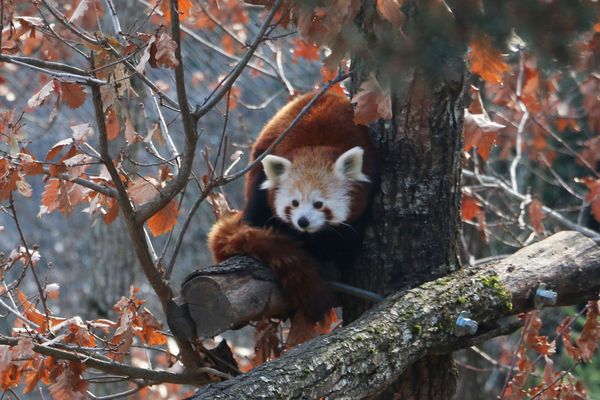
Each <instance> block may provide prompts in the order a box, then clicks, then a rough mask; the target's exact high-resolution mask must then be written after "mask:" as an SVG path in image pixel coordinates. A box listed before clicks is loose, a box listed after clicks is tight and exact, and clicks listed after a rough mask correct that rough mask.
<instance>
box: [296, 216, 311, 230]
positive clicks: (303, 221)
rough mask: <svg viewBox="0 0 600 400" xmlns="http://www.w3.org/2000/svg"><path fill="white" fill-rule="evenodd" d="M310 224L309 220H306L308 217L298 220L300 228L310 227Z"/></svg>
mask: <svg viewBox="0 0 600 400" xmlns="http://www.w3.org/2000/svg"><path fill="white" fill-rule="evenodd" d="M308 224H310V222H309V221H308V218H306V217H300V218H298V226H299V227H300V228H306V227H307V226H308Z"/></svg>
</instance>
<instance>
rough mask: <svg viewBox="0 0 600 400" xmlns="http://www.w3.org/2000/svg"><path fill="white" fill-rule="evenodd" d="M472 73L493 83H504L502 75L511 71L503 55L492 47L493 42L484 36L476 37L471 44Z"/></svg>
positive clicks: (470, 62)
mask: <svg viewBox="0 0 600 400" xmlns="http://www.w3.org/2000/svg"><path fill="white" fill-rule="evenodd" d="M469 49H470V50H469V64H470V65H471V72H473V73H474V74H477V75H479V76H481V78H482V79H483V80H486V81H488V82H492V83H502V74H504V73H505V72H507V71H508V70H509V67H508V65H507V64H506V63H505V62H504V61H503V60H502V53H501V52H500V51H499V50H496V49H495V48H494V47H493V46H492V40H491V39H490V38H489V37H488V36H487V35H483V34H478V35H476V36H475V37H474V38H473V40H471V43H469Z"/></svg>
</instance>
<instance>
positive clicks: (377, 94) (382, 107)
mask: <svg viewBox="0 0 600 400" xmlns="http://www.w3.org/2000/svg"><path fill="white" fill-rule="evenodd" d="M352 103H353V104H356V109H355V110H354V123H355V124H359V125H368V124H369V123H370V122H373V121H377V120H378V119H381V118H383V119H390V118H392V101H391V98H390V93H389V90H383V89H382V88H381V86H380V85H379V82H377V78H375V75H373V73H371V74H370V75H369V78H368V79H367V80H366V81H364V82H363V83H362V84H361V85H360V89H359V90H358V92H357V93H356V94H355V95H354V98H353V99H352Z"/></svg>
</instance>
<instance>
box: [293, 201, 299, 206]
mask: <svg viewBox="0 0 600 400" xmlns="http://www.w3.org/2000/svg"><path fill="white" fill-rule="evenodd" d="M299 205H300V203H298V200H292V207H298V206H299Z"/></svg>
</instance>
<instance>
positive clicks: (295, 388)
mask: <svg viewBox="0 0 600 400" xmlns="http://www.w3.org/2000/svg"><path fill="white" fill-rule="evenodd" d="M540 283H546V284H547V285H549V287H550V288H552V289H554V290H555V291H557V292H558V304H560V305H565V304H574V303H580V302H582V301H585V300H587V299H595V298H597V295H598V291H599V290H600V247H598V246H597V245H596V244H595V243H594V242H593V241H592V240H590V239H588V238H586V237H584V236H582V235H581V234H579V233H574V232H562V233H559V234H556V235H554V236H552V237H550V238H548V239H546V240H544V241H542V242H539V243H537V244H534V245H531V246H529V247H527V248H525V249H522V250H521V251H519V252H517V253H515V254H513V255H512V256H509V257H507V258H506V259H504V260H501V261H498V262H495V263H492V264H487V265H484V266H482V267H479V268H476V269H466V270H460V271H457V272H454V273H453V274H451V275H449V276H446V277H442V278H439V279H437V280H435V281H433V282H428V283H425V284H423V285H421V286H420V287H418V288H415V289H411V290H408V291H405V292H400V293H396V294H394V295H392V296H390V297H388V298H387V299H386V300H385V301H383V302H381V303H380V304H379V305H377V306H376V307H374V308H373V309H372V310H370V311H369V312H367V313H365V314H364V315H363V316H362V317H361V318H359V319H358V320H357V321H355V322H354V323H352V324H350V325H348V326H346V327H344V328H342V329H339V330H336V331H334V332H333V333H332V334H330V335H326V336H322V337H319V338H316V339H314V340H312V341H310V342H308V343H306V344H303V345H301V346H298V347H296V348H294V349H292V350H290V351H289V352H287V353H285V354H284V355H283V356H282V357H281V358H279V359H278V360H275V361H272V362H269V363H266V364H263V365H262V366H260V367H258V368H255V369H254V370H252V371H251V372H249V373H247V374H245V375H242V376H239V377H237V378H235V379H231V380H228V381H225V382H222V383H218V384H212V385H209V386H207V387H205V388H203V389H201V390H200V391H199V392H198V393H197V394H196V395H195V397H194V398H202V399H204V398H210V399H238V398H245V399H258V398H292V399H293V398H319V397H321V396H331V397H333V398H336V397H346V398H367V397H373V396H378V394H379V393H381V392H382V391H384V390H386V388H387V387H388V386H389V385H390V384H391V383H393V382H395V381H397V379H398V377H399V376H400V375H401V374H402V373H403V372H404V371H405V370H407V368H408V367H410V366H411V365H413V364H414V363H415V362H417V361H419V360H422V359H423V357H424V356H425V355H427V354H428V353H435V354H439V353H443V352H447V351H451V350H453V349H458V348H461V347H466V346H471V345H472V344H473V342H474V340H476V339H475V338H472V337H466V338H465V337H457V336H456V335H455V321H456V318H457V316H458V314H459V313H460V312H461V311H469V312H470V314H471V318H472V319H474V320H476V321H477V322H478V323H479V332H478V335H479V334H482V336H483V339H487V338H489V336H490V335H492V336H493V335H494V332H495V331H494V330H495V329H497V324H496V322H497V321H498V320H499V319H500V318H502V317H505V316H508V315H512V314H516V313H520V312H524V311H528V310H530V309H532V308H533V305H534V299H533V297H534V296H533V295H534V293H535V289H536V288H537V287H538V286H539V284H540ZM511 298H512V299H514V302H511ZM490 332H491V333H490ZM496 334H498V332H496ZM424 360H426V361H419V363H417V364H414V365H413V367H411V369H410V371H409V372H407V374H406V375H405V376H406V377H409V376H413V377H418V379H419V381H413V382H415V383H414V384H413V385H412V386H411V384H410V383H409V381H408V380H406V379H403V380H402V381H400V386H399V388H400V390H401V393H408V392H412V393H413V395H414V396H415V398H423V399H425V398H440V396H442V397H443V396H445V395H446V391H443V392H438V390H439V387H438V386H437V385H433V386H429V387H424V386H423V385H421V381H420V380H421V379H427V377H428V376H429V374H431V373H432V364H431V360H433V362H434V363H435V365H443V364H444V363H447V362H448V359H447V358H446V357H445V356H444V357H435V356H429V357H426V358H425V359H424ZM449 366H450V365H448V364H446V368H445V369H443V370H439V371H437V373H438V374H443V375H451V374H452V373H451V372H449V371H450V369H449V368H448V367H449ZM430 378H431V377H430ZM448 379H450V378H448ZM409 386H410V387H409ZM404 390H406V392H405V391H404ZM430 396H433V397H430Z"/></svg>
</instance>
